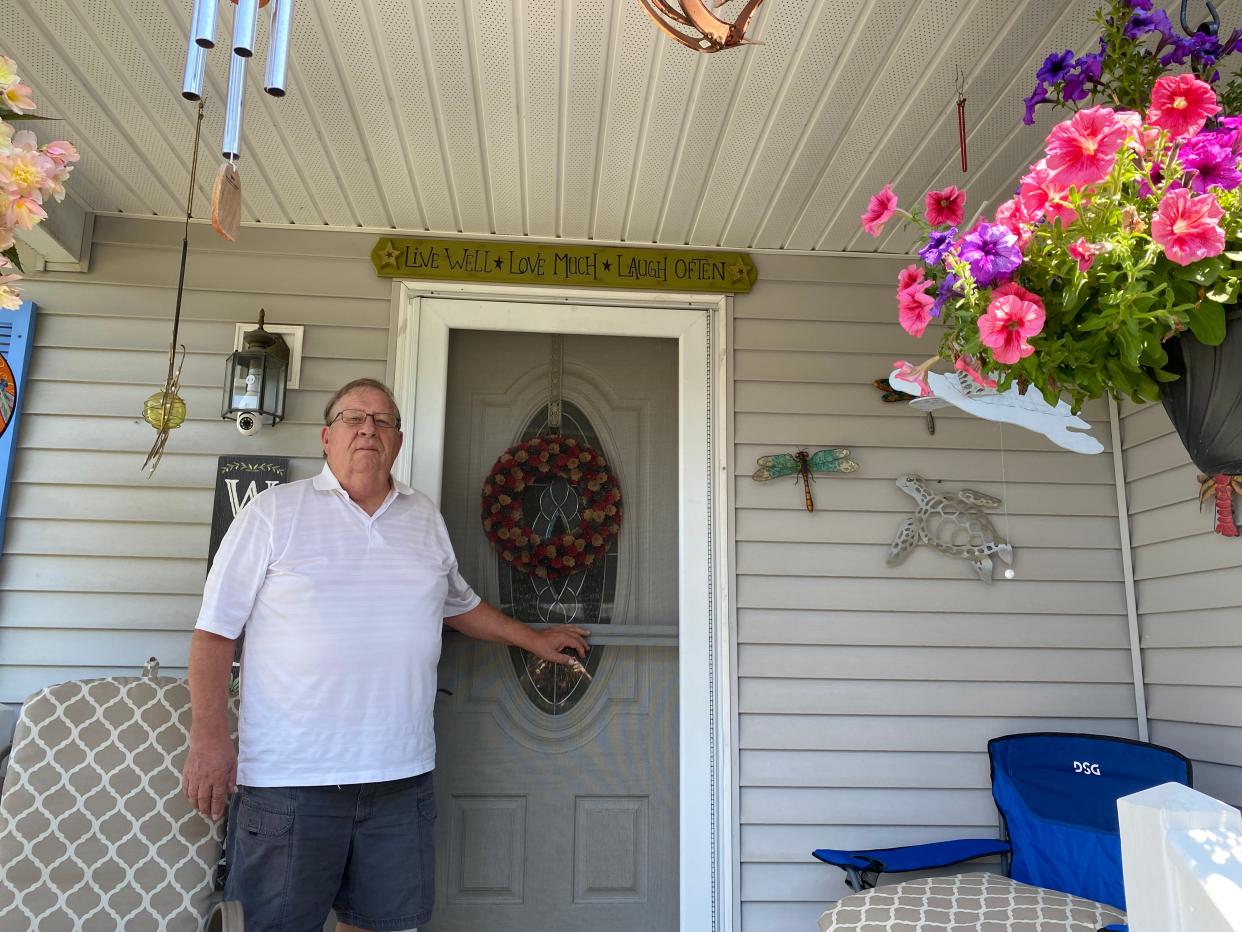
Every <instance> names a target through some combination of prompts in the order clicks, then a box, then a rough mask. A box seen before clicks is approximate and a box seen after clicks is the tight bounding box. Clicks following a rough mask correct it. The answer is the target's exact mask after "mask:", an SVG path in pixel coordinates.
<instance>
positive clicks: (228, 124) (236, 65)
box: [220, 0, 259, 162]
mask: <svg viewBox="0 0 1242 932" xmlns="http://www.w3.org/2000/svg"><path fill="white" fill-rule="evenodd" d="M258 24H259V0H237V12H236V13H234V14H233V56H232V58H231V59H230V60H229V97H228V102H227V103H226V104H225V106H224V144H223V145H222V146H221V149H220V152H221V154H222V155H223V156H224V157H225V158H226V159H228V160H229V161H231V162H236V161H237V160H238V159H239V158H241V127H242V100H243V98H244V97H245V94H246V63H247V62H248V61H249V60H250V58H251V57H252V56H253V55H254V36H255V32H256V30H257V27H258Z"/></svg>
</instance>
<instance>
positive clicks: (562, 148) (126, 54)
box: [0, 0, 1093, 253]
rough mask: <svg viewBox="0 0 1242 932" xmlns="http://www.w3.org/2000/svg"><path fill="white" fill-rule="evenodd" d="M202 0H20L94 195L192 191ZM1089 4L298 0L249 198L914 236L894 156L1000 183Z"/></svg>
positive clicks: (720, 242)
mask: <svg viewBox="0 0 1242 932" xmlns="http://www.w3.org/2000/svg"><path fill="white" fill-rule="evenodd" d="M738 4H739V0H731V3H726V5H725V7H724V12H725V13H728V12H729V10H730V9H732V8H733V7H735V6H737V5H738ZM220 6H221V11H220V19H221V22H220V23H219V25H218V29H217V36H218V37H220V38H221V39H222V41H221V44H220V47H218V48H217V49H216V50H215V51H213V52H212V53H210V54H209V56H208V70H207V75H206V79H205V90H206V93H207V97H208V104H207V109H206V116H205V119H204V124H203V136H204V138H203V143H202V146H201V148H200V158H199V184H198V187H197V191H196V200H197V205H196V210H195V213H196V215H198V216H202V215H204V214H205V213H206V210H207V203H208V199H209V197H210V190H211V184H212V181H213V178H214V174H215V170H216V167H217V166H218V164H219V163H220V156H219V147H220V138H221V135H222V131H223V122H224V121H223V101H224V96H225V90H226V86H227V78H228V56H227V55H226V53H225V46H226V41H223V40H224V37H227V36H228V35H230V34H231V16H232V9H233V7H232V6H231V5H230V4H228V3H225V2H222V3H221V4H220ZM189 12H190V0H0V22H2V23H4V31H3V34H0V46H3V48H2V50H3V51H5V52H7V53H8V54H9V55H11V56H13V57H14V58H15V59H17V61H18V63H19V67H20V70H21V74H22V75H23V77H24V78H25V79H26V80H27V81H28V83H30V84H31V85H33V87H34V89H35V94H36V99H37V101H38V102H39V106H40V109H39V112H40V113H41V114H43V115H47V116H54V117H58V118H59V119H60V120H61V122H60V123H59V124H56V129H55V130H54V131H52V130H49V129H43V130H42V131H41V134H46V133H48V132H54V133H55V134H56V135H63V136H64V137H66V138H68V139H71V140H73V141H74V142H75V143H77V145H78V146H79V148H80V149H81V151H82V162H81V164H80V166H79V168H78V170H77V172H76V173H75V175H74V177H73V181H72V183H71V184H70V186H69V187H70V191H71V194H72V196H74V197H75V198H77V199H78V200H79V201H81V202H82V204H83V206H85V207H87V208H88V209H91V210H94V211H97V212H101V213H126V214H139V215H157V216H167V217H177V216H180V215H181V214H182V212H183V210H184V203H185V194H186V186H187V184H188V182H189V173H190V165H191V152H190V148H191V140H192V138H193V131H194V109H195V108H194V106H193V105H192V104H189V103H187V102H185V101H183V100H182V99H181V97H180V93H179V92H180V87H181V71H182V64H183V61H184V55H185V40H184V35H185V31H186V25H187V23H188V21H189ZM1087 12H1088V5H1087V4H1084V3H1081V2H1078V0H767V3H766V4H765V5H764V6H763V7H762V9H761V12H760V15H759V17H758V19H757V21H756V24H755V26H754V28H753V34H754V36H755V38H757V39H758V40H759V41H760V42H761V43H762V44H761V45H754V46H748V47H744V48H740V49H730V50H728V51H724V52H721V53H718V54H715V55H701V54H698V53H695V52H692V51H690V50H689V49H685V48H683V47H681V46H679V45H676V44H674V43H673V42H672V41H671V40H669V39H667V38H666V37H664V36H663V35H662V34H660V33H659V32H658V31H657V30H656V28H655V26H654V24H653V23H651V21H650V20H649V19H648V18H647V16H646V15H645V14H644V13H643V11H642V10H641V9H640V7H639V6H638V3H637V2H636V0H297V3H296V8H295V16H294V27H293V41H292V50H291V56H290V72H289V81H288V84H289V94H288V96H287V97H285V98H283V99H280V100H277V99H274V98H272V97H269V96H268V95H266V94H264V93H263V91H262V54H261V52H260V55H259V56H258V57H256V59H255V63H254V64H252V66H251V68H250V69H249V70H250V73H249V80H248V85H247V89H246V105H245V121H244V127H243V157H242V161H241V163H240V166H239V167H240V171H241V174H242V191H243V219H244V220H245V221H247V222H251V223H263V224H273V225H280V224H297V225H303V226H326V227H334V228H342V229H347V228H357V227H365V228H373V229H397V230H401V231H409V232H413V233H418V232H426V233H435V234H452V233H465V234H473V235H480V234H487V233H496V234H499V235H502V236H507V237H518V236H532V237H540V238H551V237H563V238H569V239H574V240H590V239H593V240H600V241H606V242H632V243H660V244H665V245H681V244H689V245H694V246H728V247H732V248H750V249H783V250H790V251H797V252H811V253H814V252H825V253H841V252H853V253H869V252H877V251H879V252H887V253H902V252H905V251H907V250H908V249H909V248H910V246H911V242H912V237H911V235H910V233H909V232H908V231H902V230H901V229H900V227H899V226H897V225H890V229H889V231H888V233H887V235H886V236H885V237H884V238H882V239H881V240H879V241H877V240H873V239H872V238H871V237H869V236H865V235H862V234H861V233H860V230H859V223H858V216H859V214H860V213H861V212H862V210H863V209H864V207H865V206H866V202H867V199H868V197H870V195H871V194H872V193H874V192H875V191H877V190H879V188H880V187H881V186H882V185H883V184H884V183H885V182H887V181H891V182H893V185H894V189H895V190H896V191H897V193H898V195H899V196H900V198H901V200H902V202H903V203H905V204H910V203H917V201H918V200H919V199H920V198H921V196H922V194H923V193H924V192H925V191H926V190H928V189H929V187H934V186H939V185H944V184H949V183H955V184H959V185H963V186H965V187H966V189H967V191H968V198H969V199H968V207H969V210H970V211H971V212H972V213H973V212H974V211H977V210H979V209H981V208H983V207H984V205H991V206H994V205H995V204H997V203H999V201H1000V200H1001V199H1003V198H1004V197H1005V196H1006V193H1007V192H1009V191H1011V190H1012V188H1013V186H1014V183H1015V180H1016V178H1017V175H1018V173H1019V171H1020V169H1021V168H1022V167H1024V166H1025V165H1026V164H1028V163H1029V162H1030V161H1031V160H1032V159H1033V157H1034V156H1035V155H1036V154H1037V152H1038V151H1039V149H1040V146H1041V143H1042V139H1043V133H1042V132H1040V130H1039V128H1030V127H1024V126H1022V125H1021V123H1020V119H1021V114H1022V98H1023V96H1024V95H1025V94H1026V93H1028V92H1029V90H1030V86H1031V84H1032V81H1033V74H1034V70H1035V68H1036V66H1037V65H1038V63H1039V62H1040V61H1041V60H1042V59H1043V57H1044V56H1045V55H1046V54H1047V53H1048V52H1049V51H1053V50H1059V49H1064V48H1073V49H1076V50H1085V49H1086V48H1088V47H1089V46H1090V44H1091V43H1092V41H1093V40H1092V35H1091V25H1090V23H1089V22H1088V20H1087ZM266 20H267V17H266V16H261V17H260V29H259V38H258V47H259V49H260V50H262V49H263V48H264V47H265V45H266V41H267V22H266ZM959 74H960V77H961V81H962V84H963V86H964V87H965V90H966V96H967V99H968V104H967V112H968V118H969V128H970V137H969V151H970V170H969V173H968V174H966V175H965V176H963V174H962V173H961V170H960V166H959V165H958V151H957V124H956V116H955V109H954V100H955V95H956V87H957V83H958V77H959ZM1051 115H1052V114H1051V113H1050V112H1046V114H1045V117H1050V116H1051ZM1044 122H1045V124H1046V123H1047V119H1045V121H1044Z"/></svg>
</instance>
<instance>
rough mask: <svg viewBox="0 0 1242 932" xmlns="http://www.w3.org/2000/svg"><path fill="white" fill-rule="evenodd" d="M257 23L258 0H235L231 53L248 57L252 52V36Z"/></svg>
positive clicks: (256, 28)
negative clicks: (235, 8) (235, 9)
mask: <svg viewBox="0 0 1242 932" xmlns="http://www.w3.org/2000/svg"><path fill="white" fill-rule="evenodd" d="M258 25H259V0H237V12H236V13H234V14H233V54H234V55H240V56H241V57H242V58H249V57H250V56H252V55H253V54H254V36H255V32H256V31H257V30H258Z"/></svg>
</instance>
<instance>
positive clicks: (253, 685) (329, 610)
mask: <svg viewBox="0 0 1242 932" xmlns="http://www.w3.org/2000/svg"><path fill="white" fill-rule="evenodd" d="M393 485H394V488H393V490H392V491H390V492H389V493H388V497H387V498H386V499H385V500H384V503H383V504H382V505H381V506H380V507H379V509H378V510H376V512H375V514H374V515H368V514H367V513H366V512H365V511H364V510H363V509H362V508H360V507H359V506H358V505H357V504H356V503H355V502H354V501H353V500H352V499H350V497H349V495H348V494H347V493H346V492H345V490H344V489H342V488H341V484H340V482H338V481H337V479H336V476H334V475H333V474H332V471H331V470H330V469H329V468H328V466H327V464H326V463H325V464H324V467H323V471H322V472H321V473H320V474H319V475H318V476H316V477H315V478H313V479H303V480H301V481H299V482H291V483H289V484H287V485H281V486H276V487H274V488H271V489H268V490H267V491H265V492H263V493H261V494H260V495H258V496H256V497H255V499H254V500H253V501H252V502H251V503H250V504H249V505H248V506H246V507H245V508H243V509H242V511H241V512H240V513H239V514H238V515H237V517H236V518H235V519H234V521H233V524H232V526H231V527H230V528H229V531H228V533H227V534H225V536H224V540H223V541H221V542H220V548H219V550H218V551H217V552H216V559H215V562H214V564H213V565H212V568H211V573H210V574H209V575H208V577H207V585H206V588H205V589H204V592H203V606H202V609H201V611H200V612H199V616H198V623H197V627H198V628H201V629H202V630H204V631H210V632H212V633H214V634H219V635H223V636H224V637H228V638H236V637H237V636H238V635H239V634H241V631H242V628H243V627H244V628H245V630H246V640H245V642H244V646H243V649H242V683H241V719H240V722H239V731H240V749H239V754H238V764H237V782H238V783H241V784H244V785H247V786H322V785H325V784H329V783H369V782H374V781H380V780H397V779H400V778H402V777H410V776H413V775H415V774H419V773H424V772H426V771H428V770H431V769H432V767H434V766H435V734H434V731H433V727H432V705H433V703H434V702H435V695H436V664H437V663H438V662H439V659H440V636H441V630H442V622H443V619H444V618H445V617H446V616H453V615H459V614H461V613H462V612H467V611H470V609H472V608H474V607H475V606H476V605H478V604H479V597H478V596H477V595H475V594H474V592H473V591H472V590H471V588H470V586H469V585H467V584H466V581H465V580H464V579H462V577H461V574H460V573H459V572H458V570H457V559H456V557H455V556H454V555H453V548H452V545H451V543H450V542H449V536H448V531H447V529H446V528H445V526H444V519H443V518H442V517H441V516H440V513H439V511H437V510H436V508H435V506H434V505H433V504H432V503H431V500H430V499H429V498H427V496H425V495H423V494H422V493H421V492H416V491H414V490H413V489H411V488H410V487H409V486H407V485H403V484H402V483H400V482H397V481H396V480H394V481H393Z"/></svg>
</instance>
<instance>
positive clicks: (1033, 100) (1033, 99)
mask: <svg viewBox="0 0 1242 932" xmlns="http://www.w3.org/2000/svg"><path fill="white" fill-rule="evenodd" d="M1047 99H1048V88H1047V87H1046V86H1044V84H1043V82H1042V81H1041V82H1040V83H1039V84H1036V85H1035V90H1033V91H1031V96H1030V97H1024V98H1023V99H1022V102H1023V103H1024V104H1026V113H1025V114H1024V115H1023V117H1022V122H1023V123H1025V124H1026V125H1027V126H1031V125H1033V124H1034V123H1035V108H1036V107H1038V106H1039V105H1040V104H1042V103H1043V102H1044V101H1045V100H1047Z"/></svg>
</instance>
